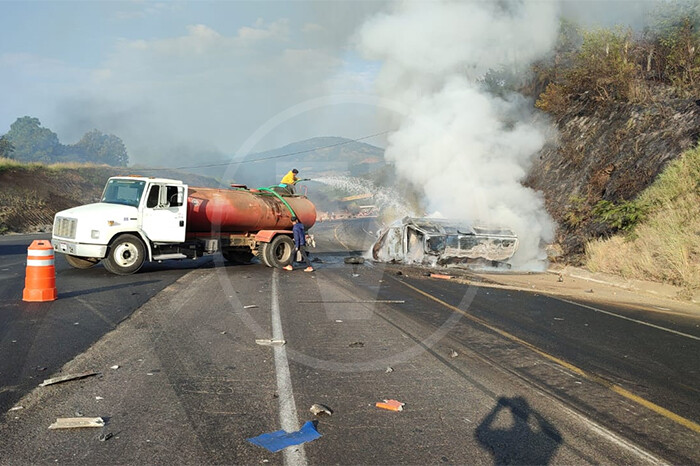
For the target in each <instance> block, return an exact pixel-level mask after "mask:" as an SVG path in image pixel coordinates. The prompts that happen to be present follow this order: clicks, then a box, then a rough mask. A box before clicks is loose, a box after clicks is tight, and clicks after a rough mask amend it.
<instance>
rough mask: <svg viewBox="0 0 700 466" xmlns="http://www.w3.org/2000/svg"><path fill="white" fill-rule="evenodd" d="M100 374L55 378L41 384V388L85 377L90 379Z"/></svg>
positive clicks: (90, 373) (85, 373)
mask: <svg viewBox="0 0 700 466" xmlns="http://www.w3.org/2000/svg"><path fill="white" fill-rule="evenodd" d="M98 374H99V372H83V373H82V374H69V375H62V376H61V377H54V378H52V379H46V380H44V381H43V382H41V383H40V384H39V386H40V387H46V386H47V385H53V384H56V383H63V382H68V381H70V380H78V379H84V378H85V377H90V376H93V375H98Z"/></svg>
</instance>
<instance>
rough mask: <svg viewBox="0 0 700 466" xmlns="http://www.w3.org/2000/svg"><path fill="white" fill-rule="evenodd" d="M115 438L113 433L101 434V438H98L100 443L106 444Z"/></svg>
mask: <svg viewBox="0 0 700 466" xmlns="http://www.w3.org/2000/svg"><path fill="white" fill-rule="evenodd" d="M113 436H114V434H113V433H111V432H107V433H106V434H100V436H99V437H97V440H99V441H100V442H106V441H107V440H109V439H111V438H112V437H113Z"/></svg>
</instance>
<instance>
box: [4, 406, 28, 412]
mask: <svg viewBox="0 0 700 466" xmlns="http://www.w3.org/2000/svg"><path fill="white" fill-rule="evenodd" d="M20 409H24V406H15V407H13V408H10V409H8V410H7V411H8V412H9V411H19V410H20Z"/></svg>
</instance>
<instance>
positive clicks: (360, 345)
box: [348, 341, 365, 348]
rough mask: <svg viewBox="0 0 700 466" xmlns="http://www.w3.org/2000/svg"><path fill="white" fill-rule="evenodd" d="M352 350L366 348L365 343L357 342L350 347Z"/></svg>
mask: <svg viewBox="0 0 700 466" xmlns="http://www.w3.org/2000/svg"><path fill="white" fill-rule="evenodd" d="M348 346H349V347H350V348H364V346H365V343H364V342H363V341H356V342H353V343H350V344H349V345H348Z"/></svg>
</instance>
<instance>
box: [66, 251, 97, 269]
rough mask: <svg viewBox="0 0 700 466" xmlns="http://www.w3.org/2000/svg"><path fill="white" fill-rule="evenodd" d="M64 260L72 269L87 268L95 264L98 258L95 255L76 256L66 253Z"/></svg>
mask: <svg viewBox="0 0 700 466" xmlns="http://www.w3.org/2000/svg"><path fill="white" fill-rule="evenodd" d="M65 257H66V262H68V265H70V266H71V267H73V268H74V269H89V268H90V267H92V266H93V265H95V264H97V263H98V262H99V261H100V260H99V259H98V258H97V257H78V256H71V255H70V254H66V255H65Z"/></svg>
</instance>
